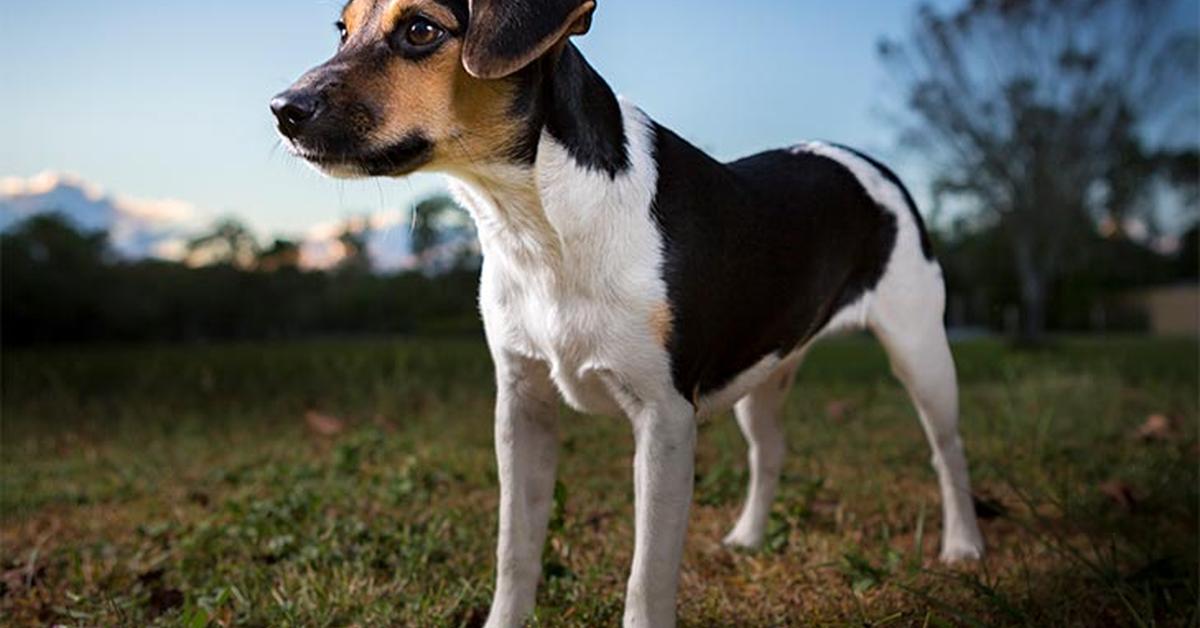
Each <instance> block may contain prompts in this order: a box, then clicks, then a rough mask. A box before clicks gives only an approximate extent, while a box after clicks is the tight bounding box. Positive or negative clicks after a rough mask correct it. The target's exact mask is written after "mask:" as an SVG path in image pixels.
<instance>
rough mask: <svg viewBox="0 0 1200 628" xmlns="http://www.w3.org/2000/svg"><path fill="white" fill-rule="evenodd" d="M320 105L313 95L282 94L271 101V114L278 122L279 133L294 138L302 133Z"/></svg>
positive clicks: (299, 93) (302, 93)
mask: <svg viewBox="0 0 1200 628" xmlns="http://www.w3.org/2000/svg"><path fill="white" fill-rule="evenodd" d="M320 104H321V101H320V100H319V99H318V98H317V96H315V95H314V94H310V93H305V92H284V93H282V94H280V95H278V96H276V97H275V98H273V99H272V100H271V112H272V113H274V114H275V119H276V120H278V121H279V131H280V132H281V133H283V134H284V135H286V136H287V137H289V138H294V137H296V136H297V135H299V134H300V133H301V132H303V131H304V125H305V124H307V123H308V122H309V121H310V120H312V119H313V116H315V115H316V113H317V108H318V107H319V106H320Z"/></svg>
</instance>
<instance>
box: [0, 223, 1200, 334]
mask: <svg viewBox="0 0 1200 628" xmlns="http://www.w3.org/2000/svg"><path fill="white" fill-rule="evenodd" d="M427 216H428V215H427ZM435 223H436V221H435V220H434V219H432V218H428V217H427V218H423V219H422V220H421V222H420V223H418V229H417V233H418V234H419V235H418V236H417V237H415V238H414V249H415V251H414V253H415V254H417V256H418V258H425V259H426V265H423V266H422V267H421V268H418V269H415V270H412V271H406V272H398V273H386V274H381V273H375V272H372V270H371V265H370V261H369V259H368V258H367V255H366V246H365V244H364V242H363V240H364V236H363V234H362V233H361V232H356V231H354V230H348V231H347V232H346V233H345V234H343V235H342V236H341V240H342V242H343V244H345V245H346V250H347V255H346V257H345V258H344V259H343V260H342V262H341V263H340V264H339V265H338V266H337V267H335V268H332V269H329V270H304V269H302V268H301V266H300V248H299V246H297V245H296V244H295V243H292V242H288V241H285V240H276V241H275V242H274V243H273V244H271V245H270V246H268V247H261V248H260V247H259V246H258V245H257V243H256V242H255V240H254V238H252V237H250V235H249V232H248V231H246V230H245V228H244V227H242V226H240V225H238V224H237V223H235V222H231V221H225V222H222V223H220V224H218V225H216V226H215V227H214V228H213V230H212V232H211V233H209V234H207V235H204V236H202V237H199V238H196V239H195V240H193V241H192V242H191V246H189V251H188V259H190V262H191V263H187V260H185V261H184V262H168V261H162V260H143V261H125V260H121V259H119V258H117V257H116V256H115V255H113V253H112V252H111V250H110V248H109V247H108V243H107V239H106V236H105V235H104V234H102V233H82V232H80V231H78V230H76V229H75V228H74V227H73V226H72V225H71V224H70V223H68V222H66V221H65V220H63V219H61V218H59V217H58V216H57V215H54V214H47V215H41V216H36V217H33V218H31V219H29V220H27V221H25V222H24V223H21V224H20V225H18V226H17V227H16V228H14V229H13V230H11V231H10V232H9V233H7V234H4V235H3V236H0V340H2V342H3V344H4V345H5V346H29V345H47V344H66V343H71V344H78V343H100V342H103V343H119V342H196V341H228V340H258V339H289V338H304V337H314V336H343V335H378V334H446V333H479V330H480V329H481V325H480V323H479V320H478V308H477V305H476V293H477V290H478V270H477V269H478V260H477V259H475V258H472V257H470V256H468V255H460V256H459V257H458V258H457V261H455V262H454V263H453V264H449V265H446V264H441V265H436V262H434V260H432V258H430V256H429V255H428V254H429V253H430V252H431V251H432V250H434V249H435V247H436V243H437V242H438V241H439V236H438V235H437V230H436V228H434V227H432V225H433V224H435ZM935 237H936V239H937V244H936V248H937V252H938V256H939V259H940V261H941V263H942V265H943V268H944V270H945V274H946V278H947V282H948V285H949V289H950V312H949V318H950V322H951V323H952V324H955V325H963V326H976V327H986V328H990V329H993V330H1000V329H1003V328H1004V326H1005V325H1006V322H1005V320H1004V317H1005V312H1006V310H1009V309H1011V307H1012V304H1015V303H1019V302H1020V294H1019V281H1018V280H1017V274H1018V272H1019V271H1018V270H1017V268H1016V267H1015V265H1014V264H1013V263H1012V261H1011V257H1010V256H1009V255H1007V254H1006V247H1007V243H1006V242H1005V238H1004V235H1003V234H1002V233H1000V230H999V229H998V228H994V229H990V230H977V229H961V230H948V231H942V232H935ZM1086 241H1087V242H1088V246H1087V247H1086V250H1087V256H1088V257H1087V263H1085V264H1081V265H1079V266H1078V267H1077V268H1076V269H1075V270H1074V271H1072V272H1070V273H1067V274H1064V275H1063V276H1061V277H1060V278H1059V280H1058V281H1056V282H1055V283H1053V284H1051V285H1050V290H1049V293H1048V294H1049V297H1048V303H1049V304H1050V307H1049V308H1048V316H1047V323H1048V325H1049V327H1050V328H1051V329H1055V330H1074V331H1079V330H1099V329H1098V324H1097V320H1096V311H1097V308H1104V310H1103V311H1105V312H1106V315H1105V319H1104V320H1103V321H1100V323H1099V327H1101V328H1103V329H1104V330H1137V329H1141V328H1142V327H1143V326H1144V321H1142V320H1140V319H1139V318H1138V317H1137V314H1136V313H1134V312H1127V311H1123V310H1122V309H1121V308H1120V307H1119V304H1118V299H1117V297H1119V296H1120V295H1121V294H1122V293H1124V292H1126V291H1128V290H1131V289H1135V288H1138V287H1142V286H1147V285H1160V284H1167V283H1173V282H1178V281H1191V282H1195V281H1197V274H1198V272H1197V263H1196V261H1197V259H1198V258H1197V255H1200V253H1198V252H1197V229H1196V228H1195V227H1193V228H1192V229H1191V230H1190V231H1189V232H1188V234H1187V235H1186V236H1185V238H1184V244H1183V246H1182V247H1181V250H1180V251H1179V252H1178V253H1177V254H1175V255H1163V254H1160V253H1157V252H1155V251H1154V250H1152V249H1151V248H1148V247H1146V246H1143V245H1141V244H1138V243H1136V242H1134V241H1132V240H1130V239H1128V238H1124V237H1108V238H1105V237H1103V236H1102V235H1101V234H1099V233H1097V234H1094V235H1093V236H1091V237H1090V238H1087V239H1086ZM199 260H203V261H204V262H205V263H206V264H207V265H204V266H194V265H192V264H195V263H198V261H199ZM428 263H435V266H433V268H434V269H435V270H436V272H430V270H429V269H430V268H431V267H430V266H429V265H428Z"/></svg>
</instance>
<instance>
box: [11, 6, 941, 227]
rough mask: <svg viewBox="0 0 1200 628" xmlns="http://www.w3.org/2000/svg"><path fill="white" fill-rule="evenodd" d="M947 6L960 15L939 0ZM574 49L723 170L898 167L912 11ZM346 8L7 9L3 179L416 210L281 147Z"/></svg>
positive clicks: (814, 11)
mask: <svg viewBox="0 0 1200 628" xmlns="http://www.w3.org/2000/svg"><path fill="white" fill-rule="evenodd" d="M932 4H934V5H935V6H942V7H946V6H954V5H956V4H958V3H957V2H955V1H954V0H940V1H935V2H933V3H932ZM599 5H600V6H599V9H598V12H597V14H596V19H595V22H594V24H593V29H592V32H591V33H590V34H588V35H587V36H586V37H583V38H581V39H578V40H577V43H578V45H579V46H580V48H581V49H582V50H583V51H584V53H585V55H586V56H587V57H588V59H589V60H590V61H591V62H592V64H593V65H594V66H596V68H597V69H598V70H599V71H600V72H601V74H602V75H604V76H605V77H606V78H607V79H608V81H609V82H610V84H612V85H613V87H614V89H615V90H616V91H617V92H618V93H620V94H622V95H624V96H626V97H627V98H629V99H630V100H632V101H633V102H635V103H637V104H638V105H640V106H641V107H642V108H643V109H645V110H646V111H647V112H648V113H649V114H650V115H651V116H652V117H654V118H655V119H657V120H658V121H659V122H661V123H663V124H665V125H666V126H668V127H671V128H672V129H674V130H675V131H677V132H678V133H680V134H681V135H683V136H684V137H687V138H688V139H690V140H692V141H693V142H695V143H696V144H697V145H699V146H701V147H702V148H705V149H707V150H709V151H711V152H713V153H714V154H715V155H717V156H718V157H722V158H734V157H738V156H741V155H744V154H748V153H751V152H755V151H758V150H762V149H767V148H773V147H778V146H786V145H790V144H793V143H795V142H798V141H800V140H804V139H828V140H836V141H839V142H844V143H848V144H852V145H855V146H858V147H861V148H864V149H867V150H869V151H872V152H875V153H878V154H879V155H880V156H882V157H884V158H886V159H889V160H892V161H893V163H895V164H896V165H897V169H898V170H899V171H900V172H901V174H902V175H906V176H907V178H909V179H910V180H912V179H917V180H914V181H913V183H914V184H915V185H914V187H916V188H917V189H921V187H922V182H921V181H920V180H919V179H920V177H919V173H916V172H913V171H912V169H911V168H907V171H906V162H905V161H904V160H900V161H897V160H896V159H897V157H898V155H899V153H898V150H897V142H896V129H895V128H894V127H893V126H892V125H891V124H890V123H889V122H888V121H887V116H886V115H885V112H886V111H888V110H898V109H899V108H900V107H901V106H902V103H900V102H897V98H898V97H899V92H898V91H897V90H896V89H895V87H894V86H893V85H892V84H891V83H889V81H888V80H887V76H886V73H885V71H884V69H883V67H882V66H881V64H880V63H879V60H878V58H877V56H876V52H875V49H876V48H875V47H876V44H877V42H878V41H879V39H880V38H881V37H883V36H902V35H904V34H905V33H906V32H907V31H908V30H909V28H910V26H911V24H912V20H913V16H914V14H915V11H916V6H917V1H916V0H883V1H880V0H840V1H838V2H830V1H829V0H741V1H739V2H735V3H731V2H728V1H727V0H721V1H717V0H690V1H689V2H686V3H684V2H680V1H679V0H600V2H599ZM340 6H341V5H340V2H339V1H337V0H241V1H239V2H233V1H231V0H205V1H203V2H183V1H179V0H174V1H172V0H166V1H164V0H116V1H109V2H96V1H95V0H87V1H84V0H52V1H50V0H47V1H33V2H11V3H6V5H5V7H4V8H3V9H0V85H3V87H0V93H3V95H4V97H3V98H0V177H4V176H10V177H30V176H33V175H35V174H37V173H39V172H43V171H47V170H52V171H63V172H70V173H73V174H75V175H78V176H79V177H82V178H83V179H85V180H87V181H90V182H92V183H94V184H97V185H99V186H102V187H103V188H105V189H107V190H109V191H112V192H114V193H119V194H122V195H128V196H132V197H139V198H151V199H155V198H171V199H180V200H182V201H186V202H188V203H191V204H194V205H195V206H196V207H198V208H200V210H201V211H202V212H203V213H204V214H205V215H207V216H211V217H212V218H214V219H215V218H217V217H219V216H226V215H233V216H237V217H238V218H240V219H242V220H244V221H246V222H247V223H249V224H250V225H251V226H252V227H254V228H255V229H257V230H259V231H260V232H263V233H272V234H283V235H288V234H295V233H300V232H303V231H305V230H307V229H309V228H310V227H311V225H314V224H319V223H328V222H329V221H331V220H339V219H343V218H346V217H348V216H352V215H357V214H363V213H372V212H379V211H383V210H391V209H395V208H407V207H409V206H410V205H411V204H412V202H413V199H414V198H416V197H419V196H421V195H423V194H427V193H430V192H431V191H433V190H436V189H437V187H438V186H439V185H440V181H441V180H440V179H439V178H437V177H432V176H419V177H414V178H411V179H408V180H399V181H397V180H380V181H368V182H339V181H333V180H329V179H324V178H321V177H320V176H319V175H317V174H316V173H314V172H312V171H311V170H309V169H308V168H307V167H306V166H304V165H303V164H301V163H299V162H298V161H296V160H294V159H293V158H292V157H290V156H289V155H288V154H287V153H286V151H284V150H282V149H279V148H277V142H276V133H275V130H274V126H273V120H272V118H271V116H270V113H269V111H268V108H267V103H268V101H269V100H270V98H271V96H272V95H274V94H275V93H277V92H279V91H281V90H283V89H284V88H286V87H287V86H288V85H289V84H290V83H291V82H292V81H293V80H294V79H295V78H296V77H298V76H299V75H300V74H302V73H303V72H304V71H305V70H306V69H308V68H309V67H312V66H314V65H317V64H318V63H320V62H322V61H323V60H325V59H326V58H328V57H329V56H331V55H332V53H333V51H334V48H335V46H336V43H337V33H336V32H335V30H334V28H333V26H332V24H333V22H334V21H336V19H337V17H338V12H339V9H340Z"/></svg>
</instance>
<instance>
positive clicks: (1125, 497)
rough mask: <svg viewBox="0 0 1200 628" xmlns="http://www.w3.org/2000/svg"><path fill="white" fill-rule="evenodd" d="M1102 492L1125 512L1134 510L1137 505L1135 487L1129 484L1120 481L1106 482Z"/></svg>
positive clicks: (1101, 487) (1101, 486)
mask: <svg viewBox="0 0 1200 628" xmlns="http://www.w3.org/2000/svg"><path fill="white" fill-rule="evenodd" d="M1100 492H1101V493H1103V494H1104V495H1105V496H1106V497H1108V498H1109V499H1111V500H1112V501H1113V503H1114V504H1116V505H1117V506H1120V507H1121V508H1122V509H1124V510H1133V507H1134V506H1136V505H1137V501H1138V500H1137V496H1136V495H1134V492H1133V487H1132V486H1130V485H1129V483H1127V482H1122V481H1120V480H1111V481H1108V482H1105V483H1103V484H1101V485H1100Z"/></svg>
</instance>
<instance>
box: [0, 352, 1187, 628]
mask: <svg viewBox="0 0 1200 628" xmlns="http://www.w3.org/2000/svg"><path fill="white" fill-rule="evenodd" d="M955 352H956V356H957V358H958V362H959V366H960V371H961V376H962V398H963V416H964V420H963V432H964V437H965V439H966V441H967V444H968V450H969V454H970V456H971V461H972V466H973V471H974V475H975V480H976V484H977V488H978V493H979V495H980V498H981V500H982V501H983V502H985V506H986V510H987V511H988V515H989V516H988V518H987V519H986V520H985V521H984V522H983V530H984V535H985V537H986V538H987V541H988V543H989V551H990V553H989V555H988V557H987V559H986V560H985V561H983V562H982V563H979V564H976V565H969V566H965V567H957V568H945V567H942V566H940V565H939V564H938V563H937V562H936V560H935V558H936V552H937V545H938V535H939V528H940V513H939V504H938V497H937V489H936V483H935V480H934V477H933V474H932V471H931V470H930V469H929V467H928V464H927V461H928V458H929V454H928V450H927V448H926V446H925V443H924V441H923V438H922V435H921V432H920V429H919V428H918V425H917V422H916V418H915V416H914V414H913V411H912V409H911V407H910V405H909V404H908V402H907V399H906V398H905V395H904V393H903V391H902V390H901V389H900V388H899V386H897V385H896V384H895V383H894V382H893V381H892V380H891V378H890V377H889V376H888V372H887V368H886V362H885V359H884V357H883V355H882V353H881V352H880V351H879V350H878V349H877V348H876V347H875V345H874V344H873V343H871V342H868V341H865V340H863V339H857V338H855V339H847V340H844V341H838V342H834V343H831V344H828V345H825V346H823V347H819V348H818V349H817V350H816V351H815V352H814V354H813V356H812V357H811V358H810V360H809V362H808V364H807V365H806V367H805V369H804V370H803V371H802V373H801V378H800V383H799V385H798V386H797V388H796V390H795V392H794V393H793V395H792V397H791V398H790V399H789V401H788V405H787V409H786V425H787V428H788V432H789V435H790V455H789V458H788V463H787V467H786V470H785V474H786V480H785V483H784V488H783V494H782V495H781V497H780V499H779V500H778V502H777V505H776V508H775V511H774V514H773V516H772V521H771V526H770V534H769V539H768V543H767V547H766V548H764V549H763V550H761V551H759V552H755V553H732V552H729V551H726V550H725V549H723V548H721V547H720V545H719V540H720V538H721V536H722V534H723V533H724V532H726V531H727V530H728V528H729V527H730V526H731V525H732V524H733V521H734V519H735V518H736V514H737V510H738V507H739V506H740V500H741V498H742V494H743V491H744V484H745V479H746V471H745V463H744V446H743V444H742V442H741V438H740V436H739V435H738V432H737V428H736V426H735V425H734V424H733V421H731V420H728V418H720V419H717V420H714V421H711V422H709V423H707V424H706V425H705V426H704V427H703V429H702V433H701V437H700V443H701V444H700V452H699V464H698V468H697V475H698V478H697V491H696V505H695V507H694V508H693V511H692V522H691V527H690V531H689V538H688V545H687V554H686V558H685V565H684V572H683V579H682V586H681V595H680V601H679V612H680V620H681V624H682V625H685V626H714V625H735V624H736V625H744V626H778V625H851V624H853V625H862V626H885V625H887V626H959V625H964V626H992V625H1011V626H1093V625H1130V626H1196V625H1197V622H1198V621H1200V619H1198V610H1197V609H1198V606H1197V600H1198V585H1197V558H1198V556H1200V550H1198V548H1197V536H1198V525H1200V524H1198V514H1197V506H1198V504H1197V502H1198V499H1200V497H1198V494H1197V493H1198V488H1197V487H1198V486H1200V478H1198V473H1197V471H1198V465H1200V450H1198V444H1197V442H1198V441H1197V397H1198V390H1197V377H1198V373H1197V346H1196V344H1195V342H1194V341H1150V340H1139V339H1110V340H1102V341H1101V340H1064V341H1062V342H1060V343H1059V344H1058V345H1057V346H1056V347H1054V348H1053V349H1052V350H1048V351H1043V352H1034V353H1028V352H1014V351H1012V350H1009V349H1007V348H1006V347H1005V346H1003V345H1002V344H1000V343H997V342H991V341H977V342H971V343H967V344H962V345H959V346H957V347H956V348H955ZM2 382H3V398H2V405H0V409H2V410H3V434H2V436H3V438H2V440H0V454H2V455H0V471H2V478H0V576H2V578H0V623H5V624H10V625H27V624H34V625H47V624H64V625H80V626H84V625H88V626H92V625H130V626H143V625H171V626H188V627H200V626H210V625H222V626H231V625H238V626H283V625H296V626H343V625H363V626H374V625H405V626H406V625H414V626H416V625H420V626H425V625H437V626H475V625H479V624H480V623H481V622H482V620H483V619H484V617H485V616H486V612H487V608H488V602H489V600H490V594H491V586H492V570H493V567H494V558H493V549H494V548H493V538H494V529H495V513H494V508H495V502H496V478H495V470H494V462H493V458H492V450H491V427H490V414H491V402H492V395H493V388H492V384H491V375H490V364H489V363H488V360H487V354H486V351H485V350H484V348H483V347H482V345H481V344H480V343H479V342H476V341H472V340H420V341H417V340H413V341H405V340H379V341H345V342H342V341H339V342H315V343H299V344H277V345H237V346H220V347H208V348H194V347H193V348H142V349H87V350H72V351H68V350H55V351H40V352H8V353H6V354H5V355H4V357H3V379H2ZM313 411H316V412H317V413H319V414H320V415H323V416H326V417H327V418H326V419H325V420H326V422H327V423H329V422H330V421H332V423H331V425H332V429H331V428H330V425H326V426H325V427H324V428H323V429H324V431H325V432H327V433H328V434H327V435H325V436H321V435H318V434H316V433H314V431H313V429H312V428H310V427H309V425H308V424H307V423H306V420H305V416H306V413H310V412H313ZM1155 413H1161V414H1165V415H1169V416H1172V417H1175V418H1176V422H1175V425H1174V428H1173V429H1172V430H1171V431H1169V432H1166V433H1163V434H1160V436H1161V438H1159V439H1156V440H1152V441H1145V440H1141V439H1137V438H1134V437H1133V436H1132V434H1133V432H1134V431H1135V430H1136V429H1137V428H1138V427H1139V426H1140V425H1142V424H1143V422H1144V421H1145V420H1146V418H1147V417H1148V416H1149V415H1151V414H1155ZM343 428H344V429H343ZM334 432H337V433H336V434H335V433H334ZM563 440H564V451H563V456H562V463H561V468H560V478H561V479H562V482H561V485H560V487H559V490H558V492H557V496H556V504H555V516H554V521H553V524H552V530H551V534H550V541H549V543H548V546H547V549H546V553H545V558H544V561H545V570H544V571H545V581H544V583H543V585H542V588H541V592H540V596H539V601H538V611H537V616H536V618H535V619H534V620H533V622H532V624H533V625H536V626H592V625H613V624H616V623H618V622H619V619H620V616H621V604H622V592H623V589H624V582H623V581H624V578H625V575H626V572H627V569H628V564H629V560H630V554H631V551H632V538H633V536H632V530H631V520H632V510H631V503H632V487H631V472H630V461H631V456H632V439H631V437H630V435H629V430H628V426H627V425H626V423H625V422H624V421H622V420H619V419H613V418H589V417H580V416H576V415H572V414H569V413H568V414H565V415H564V429H563Z"/></svg>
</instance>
